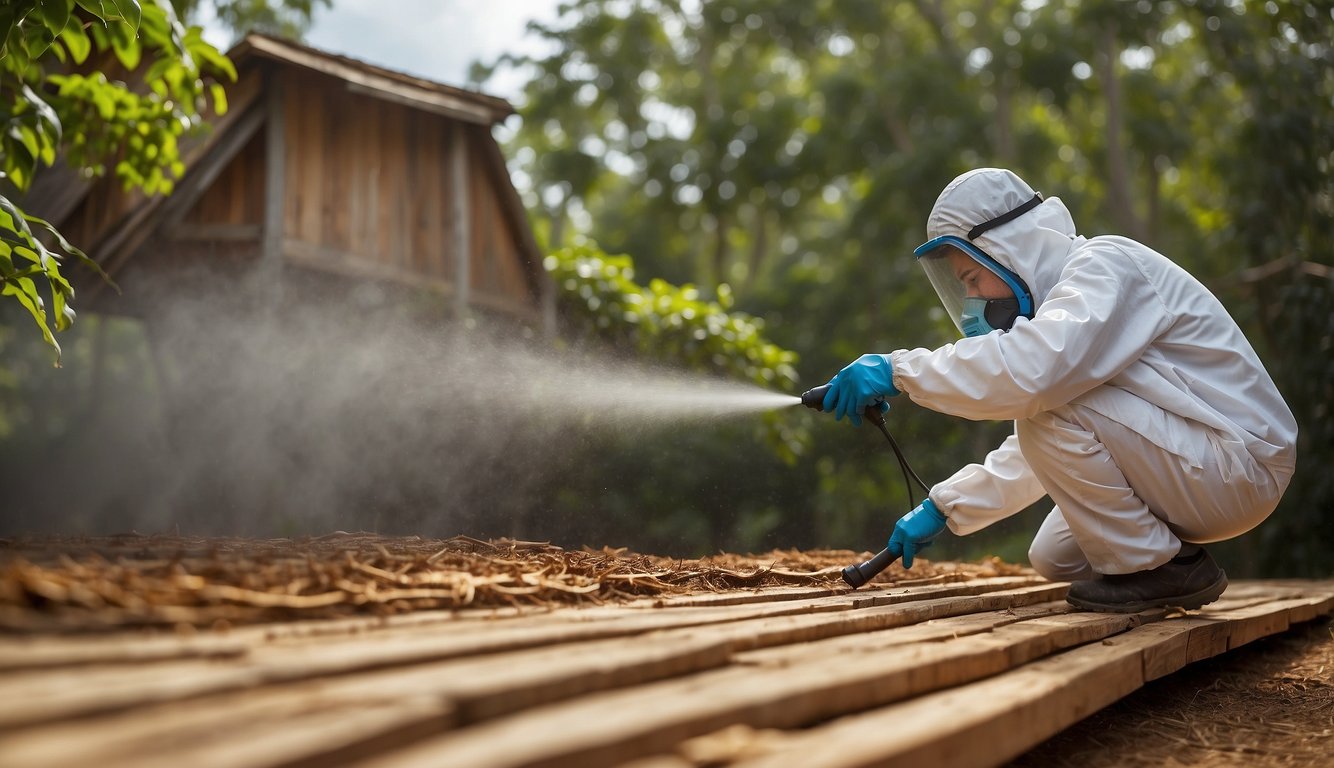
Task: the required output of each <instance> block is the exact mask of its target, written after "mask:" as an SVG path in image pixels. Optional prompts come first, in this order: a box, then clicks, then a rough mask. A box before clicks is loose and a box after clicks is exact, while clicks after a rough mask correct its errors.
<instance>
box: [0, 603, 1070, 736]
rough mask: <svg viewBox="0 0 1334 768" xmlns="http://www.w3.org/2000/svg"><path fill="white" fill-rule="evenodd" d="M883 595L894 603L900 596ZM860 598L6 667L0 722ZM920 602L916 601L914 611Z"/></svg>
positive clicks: (948, 611) (750, 633)
mask: <svg viewBox="0 0 1334 768" xmlns="http://www.w3.org/2000/svg"><path fill="white" fill-rule="evenodd" d="M951 588H954V589H957V588H958V587H925V588H919V589H918V590H916V591H915V592H913V593H911V594H913V595H923V596H927V595H930V594H931V593H932V592H933V591H936V592H938V591H941V590H947V589H951ZM1054 588H1055V587H1053V586H1050V585H1049V586H1047V587H1027V588H1024V589H1021V590H1012V591H1006V592H1002V593H1000V596H999V597H993V596H991V595H985V594H984V595H981V596H962V597H953V598H938V599H934V600H932V599H925V600H918V601H906V602H907V604H906V605H905V606H904V607H903V609H902V615H901V616H900V615H897V614H895V613H893V612H890V613H886V614H885V615H883V616H879V617H878V619H877V620H879V621H881V622H882V623H885V624H888V623H890V622H895V621H897V622H906V621H916V620H925V619H926V618H931V617H933V616H937V615H954V614H959V613H968V612H972V611H974V610H979V608H978V606H982V605H988V606H997V605H1000V606H1003V605H1008V604H1016V603H1024V602H1026V601H1035V600H1037V599H1038V598H1040V597H1043V596H1047V597H1048V598H1049V597H1050V595H1051V590H1052V589H1054ZM1010 592H1013V594H1010ZM888 597H890V596H887V599H888ZM892 597H894V598H896V599H898V600H900V601H901V602H903V598H904V597H905V595H894V596H892ZM866 599H867V598H866V597H864V596H853V595H846V596H840V597H835V598H823V599H821V600H816V601H795V602H786V603H779V604H776V605H772V606H747V607H744V608H740V609H722V608H713V609H710V608H704V609H696V610H694V611H670V612H669V611H663V612H658V613H647V614H640V613H635V614H632V615H630V616H628V617H626V618H624V619H621V620H616V619H615V618H612V617H611V616H609V615H608V614H605V613H604V617H605V618H604V620H602V621H597V620H591V621H569V622H534V621H526V622H519V621H516V622H510V623H508V625H506V624H505V623H501V624H500V625H498V626H494V627H492V626H475V625H474V626H473V627H471V628H469V629H468V630H465V631H460V632H451V633H449V634H442V633H440V632H438V631H436V630H434V629H431V630H427V631H424V632H403V633H399V634H397V635H395V636H393V637H384V638H380V639H379V640H378V641H377V642H374V643H368V642H365V640H364V639H360V638H353V639H339V640H338V641H336V642H315V643H310V642H307V643H302V644H288V645H274V646H270V647H261V648H255V649H253V650H252V651H251V653H249V654H247V655H246V656H244V657H241V658H237V659H232V660H230V661H229V663H217V662H209V661H197V660H190V659H187V660H179V661H169V662H162V663H159V664H156V665H152V666H137V667H124V666H116V667H85V668H75V669H72V670H69V671H68V672H66V673H65V674H54V673H51V672H44V671H36V672H15V673H12V674H9V675H7V676H6V677H5V678H4V679H2V680H0V729H13V728H17V727H30V726H32V725H35V724H38V723H41V722H49V721H53V720H60V719H68V718H73V717H86V716H90V715H95V714H102V713H108V712H116V711H121V710H125V709H130V708H133V707H140V706H145V705H149V704H154V703H160V702H168V701H180V700H184V699H189V698H196V697H200V696H205V695H209V694H216V693H221V692H226V691H231V690H238V689H243V688H246V687H250V686H256V685H264V684H274V683H280V682H293V681H298V680H308V679H312V678H316V677H319V676H322V675H345V674H351V673H354V672H364V671H370V670H376V669H385V668H389V667H401V666H408V665H414V664H422V663H426V662H431V661H441V660H445V659H449V658H457V657H460V656H465V655H475V654H482V653H495V652H497V651H500V650H513V649H516V648H520V647H534V646H541V645H554V644H559V643H570V642H576V641H582V642H588V641H590V640H593V639H606V638H612V637H624V636H627V635H634V634H642V633H646V632H651V631H654V630H663V629H669V628H683V627H689V626H698V625H701V624H713V623H729V622H738V621H743V620H745V619H759V618H765V617H773V616H782V615H785V614H792V613H805V612H823V611H839V612H843V611H847V610H849V609H850V608H852V607H854V606H856V605H857V604H859V603H862V604H865V601H866ZM922 606H925V609H924V610H923V608H922ZM905 616H906V617H907V618H904V617H905ZM836 625H837V622H828V623H827V624H826V625H825V626H823V627H818V628H815V629H808V632H809V633H821V632H823V633H831V632H835V631H838V630H837V627H836ZM863 626H865V624H863V623H852V624H848V625H847V628H846V629H845V631H857V630H858V629H860V628H862V627H863ZM726 633H727V636H723V635H714V636H712V637H711V638H709V639H707V640H706V641H705V642H719V641H720V640H723V641H726V642H728V643H729V644H730V645H729V648H732V647H735V646H737V645H740V644H743V643H744V644H753V643H756V642H760V641H761V640H760V638H766V637H767V638H769V642H784V641H788V639H789V638H801V637H807V636H810V634H802V633H801V631H800V630H799V629H798V630H792V629H787V628H784V629H783V630H782V631H773V632H770V633H767V634H766V633H765V632H764V630H763V629H762V628H759V627H753V626H746V627H742V628H738V629H733V630H726ZM684 639H685V638H684V637H681V638H677V639H675V640H674V641H673V642H678V643H679V642H684ZM752 647H753V646H752ZM561 652H563V653H568V652H567V651H561ZM553 663H554V662H553Z"/></svg>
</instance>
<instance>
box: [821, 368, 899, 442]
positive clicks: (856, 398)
mask: <svg viewBox="0 0 1334 768" xmlns="http://www.w3.org/2000/svg"><path fill="white" fill-rule="evenodd" d="M898 393H899V390H898V388H897V387H895V386H894V365H893V361H891V360H890V357H889V355H879V354H868V355H862V356H861V357H859V358H857V359H856V360H853V361H852V362H851V363H849V364H848V365H846V366H844V367H843V370H841V371H839V372H838V373H837V374H835V375H834V378H832V379H830V380H829V391H828V392H826V393H825V396H824V403H823V408H822V410H824V411H826V412H830V413H833V414H834V421H839V420H841V419H842V418H843V417H844V416H847V417H848V421H851V422H852V423H853V425H854V426H858V427H860V426H861V425H862V413H863V412H864V411H865V410H866V407H867V406H868V405H876V406H877V407H878V408H880V412H881V413H884V412H885V411H888V410H889V404H888V403H886V402H885V398H887V397H894V396H895V395H897V394H898Z"/></svg>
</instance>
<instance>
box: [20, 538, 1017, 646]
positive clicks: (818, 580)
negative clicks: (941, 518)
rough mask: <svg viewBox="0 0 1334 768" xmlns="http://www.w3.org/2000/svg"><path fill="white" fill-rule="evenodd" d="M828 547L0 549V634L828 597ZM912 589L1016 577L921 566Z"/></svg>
mask: <svg viewBox="0 0 1334 768" xmlns="http://www.w3.org/2000/svg"><path fill="white" fill-rule="evenodd" d="M863 557H865V555H864V554H862V553H854V552H848V551H838V550H820V551H813V552H797V551H775V552H770V553H768V554H765V555H746V556H740V555H719V556H715V557H709V558H703V559H699V560H679V559H671V558H664V557H655V556H649V555H640V554H634V553H630V552H627V551H625V550H620V549H607V548H604V549H601V550H590V549H584V550H579V551H570V550H565V549H562V548H560V547H557V546H553V545H550V544H546V543H538V542H523V541H511V540H506V539H501V540H497V541H480V540H477V539H472V538H469V537H463V536H460V537H455V538H452V539H446V540H438V539H422V538H418V537H415V536H413V537H386V536H380V535H376V534H345V533H341V532H339V533H337V534H332V535H329V536H323V537H318V538H301V539H269V540H256V539H235V538H190V537H181V536H139V535H127V536H113V537H99V538H71V537H59V538H36V539H14V540H0V630H5V629H7V630H11V631H12V630H18V631H24V630H51V629H61V628H65V629H79V630H87V629H98V628H111V627H124V626H138V625H164V624H165V625H172V624H182V625H191V626H210V625H220V624H234V623H252V622H259V621H274V620H280V619H292V618H330V617H337V616H347V615H352V614H378V615H384V614H391V613H399V612H406V611H411V610H423V609H461V608H469V607H489V608H494V607H501V606H553V605H559V604H570V603H579V602H594V603H600V602H608V601H614V602H620V601H627V600H631V599H636V598H645V597H661V596H671V595H679V594H687V593H692V592H724V591H729V590H752V589H759V588H766V587H783V586H786V587H817V588H833V587H836V586H837V585H840V584H841V583H842V582H841V580H840V576H839V573H840V571H841V570H842V568H843V567H844V566H845V565H848V564H850V563H852V562H856V561H857V560H859V559H860V558H863ZM920 562H921V565H918V566H916V567H914V569H913V571H912V573H911V575H909V574H907V573H906V572H904V571H902V570H900V569H898V568H897V567H894V568H891V569H890V570H889V571H887V572H886V574H885V575H883V576H882V577H881V579H882V580H883V579H894V580H896V581H897V582H898V583H914V584H921V583H924V582H931V581H954V580H966V579H970V578H977V577H982V576H994V575H1006V574H1012V573H1016V572H1018V571H1019V570H1021V569H1019V568H1017V567H1016V566H1008V565H1005V564H1003V563H1000V562H999V561H994V562H989V563H983V564H978V565H966V564H964V565H961V564H958V563H942V564H940V565H938V566H933V565H932V564H930V563H927V562H925V561H920Z"/></svg>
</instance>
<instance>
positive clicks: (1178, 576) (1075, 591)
mask: <svg viewBox="0 0 1334 768" xmlns="http://www.w3.org/2000/svg"><path fill="white" fill-rule="evenodd" d="M1187 546H1190V545H1187ZM1193 549H1194V550H1195V551H1194V552H1192V553H1190V554H1188V555H1177V556H1176V557H1174V558H1172V559H1171V560H1169V561H1167V562H1166V563H1163V564H1162V565H1160V566H1158V567H1157V568H1154V569H1152V570H1148V571H1139V572H1138V573H1127V574H1118V575H1109V576H1099V577H1098V578H1096V579H1093V580H1092V581H1077V582H1075V583H1074V584H1071V585H1070V592H1069V594H1067V595H1066V597H1065V600H1066V602H1068V603H1070V604H1071V605H1073V606H1075V607H1076V608H1082V609H1084V610H1086V611H1103V612H1108V613H1136V612H1138V611H1143V610H1147V609H1149V608H1160V607H1164V606H1173V607H1177V608H1185V609H1187V610H1192V609H1195V608H1199V607H1200V606H1203V605H1207V604H1209V603H1212V602H1213V601H1215V600H1217V599H1218V596H1219V595H1221V594H1223V590H1225V589H1227V574H1225V573H1223V569H1222V568H1219V567H1218V563H1215V562H1214V559H1213V558H1212V557H1210V556H1209V553H1208V552H1206V551H1204V548H1203V547H1193Z"/></svg>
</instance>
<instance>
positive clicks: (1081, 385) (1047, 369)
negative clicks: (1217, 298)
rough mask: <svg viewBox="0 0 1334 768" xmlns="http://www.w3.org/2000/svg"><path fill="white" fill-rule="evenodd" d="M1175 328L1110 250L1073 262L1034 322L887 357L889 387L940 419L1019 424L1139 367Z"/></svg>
mask: <svg viewBox="0 0 1334 768" xmlns="http://www.w3.org/2000/svg"><path fill="white" fill-rule="evenodd" d="M1171 322H1172V318H1171V316H1170V314H1169V313H1168V312H1167V310H1166V308H1165V305H1164V303H1163V301H1162V299H1161V298H1160V297H1159V296H1158V294H1157V292H1156V291H1155V289H1154V287H1153V285H1152V284H1151V283H1150V282H1149V280H1148V279H1147V278H1146V277H1145V275H1144V273H1143V272H1142V271H1141V269H1140V267H1139V265H1138V264H1137V262H1135V261H1134V260H1133V258H1132V257H1131V256H1130V255H1129V254H1127V253H1126V252H1125V251H1123V250H1121V249H1119V248H1116V247H1115V246H1103V247H1100V248H1091V249H1089V250H1088V252H1086V253H1084V254H1081V255H1079V256H1076V257H1075V258H1073V259H1071V261H1070V263H1069V264H1068V265H1067V266H1066V269H1065V271H1064V272H1063V275H1062V279H1061V281H1060V282H1058V283H1057V284H1056V286H1055V287H1053V288H1052V290H1051V291H1050V292H1049V293H1048V294H1047V296H1046V298H1045V299H1044V300H1043V302H1042V304H1041V305H1040V306H1039V308H1038V312H1037V315H1036V316H1035V317H1034V318H1033V319H1032V320H1025V319H1023V318H1020V319H1019V320H1018V321H1017V322H1016V323H1015V325H1014V327H1013V328H1011V329H1010V330H1009V331H1008V332H1005V333H989V334H987V335H986V336H980V337H976V338H966V339H960V340H959V341H958V342H956V343H954V344H947V345H945V346H943V347H940V348H938V349H933V350H932V349H901V350H898V351H896V352H893V353H891V355H890V356H891V359H892V360H893V365H894V385H895V386H896V387H898V389H899V391H901V392H904V393H906V394H907V395H908V396H909V397H910V398H912V401H913V402H915V403H917V404H919V405H922V406H925V407H927V408H930V409H932V410H935V411H940V412H941V413H948V414H951V415H953V416H961V417H963V418H968V419H974V420H983V419H994V420H1003V421H1009V420H1019V419H1025V418H1028V417H1030V416H1033V415H1034V414H1037V413H1041V412H1042V411H1046V410H1050V409H1052V408H1055V407H1058V406H1061V405H1064V404H1066V403H1068V402H1070V401H1071V400H1073V399H1075V398H1076V397H1078V396H1080V395H1081V394H1083V393H1085V392H1087V391H1088V390H1090V389H1092V388H1094V387H1096V386H1098V385H1099V384H1102V383H1104V382H1106V381H1107V380H1108V379H1110V378H1112V377H1113V376H1116V375H1117V374H1118V373H1120V372H1121V371H1122V370H1124V369H1125V368H1126V367H1127V366H1129V365H1130V364H1131V363H1133V362H1135V361H1136V360H1138V359H1139V358H1140V357H1141V356H1142V355H1143V354H1144V352H1145V350H1147V349H1148V348H1149V346H1150V345H1151V344H1153V342H1154V340H1155V339H1156V338H1157V337H1158V336H1160V335H1161V334H1162V333H1163V332H1164V331H1165V330H1166V329H1167V328H1169V327H1170V325H1171Z"/></svg>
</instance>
